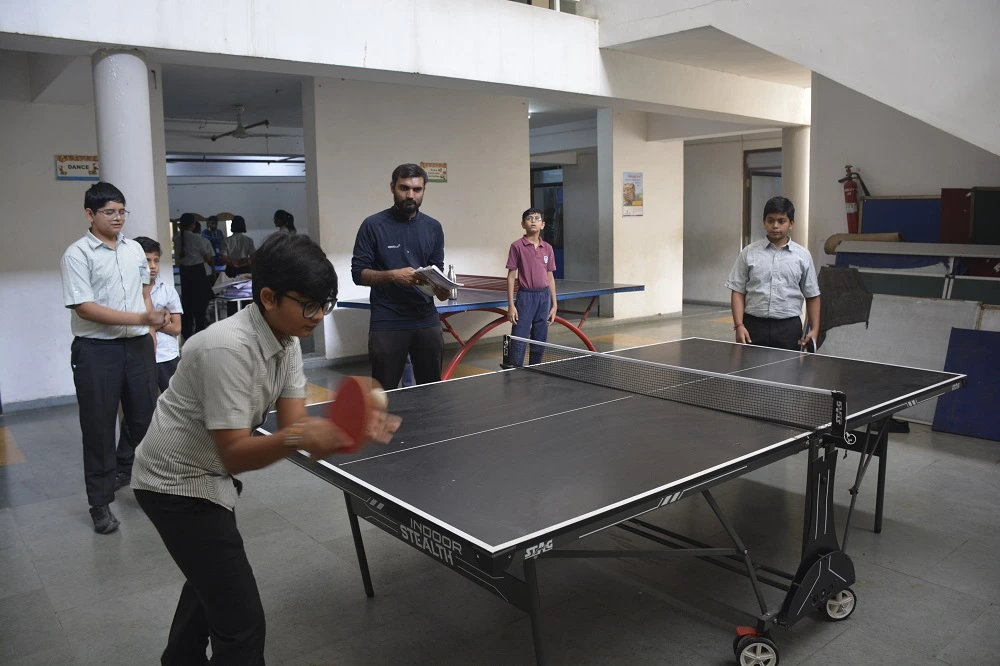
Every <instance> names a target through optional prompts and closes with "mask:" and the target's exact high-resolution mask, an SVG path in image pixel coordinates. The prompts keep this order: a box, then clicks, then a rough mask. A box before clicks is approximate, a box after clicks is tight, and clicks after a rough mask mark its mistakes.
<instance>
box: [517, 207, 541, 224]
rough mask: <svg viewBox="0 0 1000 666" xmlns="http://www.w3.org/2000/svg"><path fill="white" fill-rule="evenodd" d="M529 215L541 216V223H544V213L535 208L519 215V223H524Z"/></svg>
mask: <svg viewBox="0 0 1000 666" xmlns="http://www.w3.org/2000/svg"><path fill="white" fill-rule="evenodd" d="M529 215H541V216H542V222H544V221H545V213H543V212H542V211H540V210H538V209H537V208H529V209H528V210H526V211H524V212H523V213H521V221H522V222H524V221H525V220H527V219H528V216H529Z"/></svg>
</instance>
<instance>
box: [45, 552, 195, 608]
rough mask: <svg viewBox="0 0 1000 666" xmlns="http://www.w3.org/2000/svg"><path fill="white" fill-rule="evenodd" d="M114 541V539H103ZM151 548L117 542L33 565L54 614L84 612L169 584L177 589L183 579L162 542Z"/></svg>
mask: <svg viewBox="0 0 1000 666" xmlns="http://www.w3.org/2000/svg"><path fill="white" fill-rule="evenodd" d="M102 538H104V539H109V540H110V539H114V538H115V535H114V534H111V535H105V536H103V537H102ZM154 543H155V547H151V546H150V545H144V546H143V547H142V548H132V547H130V545H129V543H128V542H125V541H120V544H121V547H120V548H119V549H117V550H116V549H113V548H101V549H99V550H94V551H92V552H89V553H88V552H84V551H80V552H78V553H76V554H74V555H70V556H66V557H60V558H55V559H46V560H42V561H39V562H36V563H35V566H36V568H37V570H38V576H39V578H41V580H42V583H43V584H44V586H45V590H46V592H48V595H49V599H51V601H52V606H53V608H55V609H56V611H57V612H61V611H64V610H69V609H72V608H81V607H83V608H86V607H88V606H91V605H93V604H103V603H107V602H109V601H110V600H113V599H117V598H118V597H124V596H127V595H129V594H134V593H136V592H141V591H143V590H146V589H149V588H151V587H153V588H155V587H162V586H166V585H170V584H175V585H177V587H178V589H179V588H180V585H181V584H182V582H183V577H182V576H181V573H180V571H179V570H178V569H177V566H176V565H175V564H174V562H173V560H172V559H171V558H170V555H169V553H167V550H166V548H165V547H164V546H163V544H162V542H159V541H157V542H154Z"/></svg>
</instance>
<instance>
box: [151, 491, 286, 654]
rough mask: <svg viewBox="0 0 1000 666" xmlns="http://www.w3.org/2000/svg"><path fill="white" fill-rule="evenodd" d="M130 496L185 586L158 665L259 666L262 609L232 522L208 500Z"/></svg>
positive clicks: (232, 518) (229, 513)
mask: <svg viewBox="0 0 1000 666" xmlns="http://www.w3.org/2000/svg"><path fill="white" fill-rule="evenodd" d="M134 492H135V499H136V501H137V502H138V503H139V506H140V507H142V510H143V511H144V512H145V513H146V516H148V517H149V520H150V521H151V522H152V523H153V526H154V527H156V531H157V532H159V533H160V538H162V539H163V543H164V545H165V546H166V547H167V551H168V552H169V553H170V557H172V558H173V560H174V562H175V563H176V564H177V567H178V568H179V569H180V570H181V573H183V574H184V578H185V581H184V586H183V587H182V588H181V596H180V599H179V600H178V601H177V610H176V611H175V612H174V620H173V623H172V624H171V625H170V634H169V636H168V637H167V647H166V649H165V650H164V651H163V654H162V656H161V657H160V663H161V664H163V665H164V666H174V665H176V666H191V665H200V664H218V665H220V666H229V665H232V666H262V665H263V664H264V638H265V634H266V624H265V621H264V607H263V606H262V605H261V602H260V592H259V591H258V590H257V579H256V578H254V575H253V569H252V568H251V567H250V562H249V561H248V560H247V554H246V550H244V548H243V537H242V536H240V531H239V529H237V527H236V514H235V513H234V512H233V511H229V510H228V509H226V508H225V507H222V506H219V505H218V504H215V503H214V502H210V501H209V500H206V499H200V498H196V497H185V496H182V495H166V494H163V493H156V492H151V491H148V490H135V491H134ZM209 640H211V641H212V659H211V661H209V660H208V658H207V657H206V648H207V647H208V642H209Z"/></svg>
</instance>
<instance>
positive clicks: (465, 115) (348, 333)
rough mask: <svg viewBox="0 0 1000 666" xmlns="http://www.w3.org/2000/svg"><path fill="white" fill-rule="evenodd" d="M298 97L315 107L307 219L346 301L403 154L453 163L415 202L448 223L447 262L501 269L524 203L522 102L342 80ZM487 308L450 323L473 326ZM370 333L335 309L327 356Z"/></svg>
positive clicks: (310, 124) (361, 342)
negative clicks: (355, 262)
mask: <svg viewBox="0 0 1000 666" xmlns="http://www.w3.org/2000/svg"><path fill="white" fill-rule="evenodd" d="M306 86H307V87H309V86H308V83H307V84H306ZM303 97H304V99H305V100H306V102H307V103H310V102H312V103H314V105H315V106H314V109H313V110H310V109H309V108H306V109H305V118H306V122H305V124H306V128H305V136H306V151H307V160H308V166H312V164H313V161H315V168H308V167H307V170H308V171H309V172H310V173H309V174H308V176H307V184H306V187H307V192H308V194H307V200H308V201H309V202H310V213H309V215H310V218H311V226H312V225H315V226H316V228H317V229H318V231H319V236H318V237H319V239H320V242H321V244H322V246H323V248H324V249H325V250H326V251H327V253H328V254H329V256H330V258H331V260H332V261H333V263H334V266H335V267H336V269H337V274H338V276H339V277H340V283H341V285H342V286H341V298H342V299H348V298H357V297H359V296H366V295H367V293H368V289H367V288H366V287H357V286H355V285H354V284H353V283H352V281H351V276H350V263H351V253H352V250H353V247H354V239H355V236H356V235H357V231H358V227H359V226H360V224H361V221H362V220H363V219H364V218H365V217H367V216H368V215H371V214H372V213H375V212H377V211H380V210H383V209H385V208H388V207H389V206H390V205H392V195H391V194H390V192H389V181H390V176H391V174H392V170H393V168H394V167H395V166H396V165H398V164H401V163H404V162H421V161H424V162H447V164H448V182H447V183H429V184H428V186H427V192H426V195H425V197H424V204H423V207H422V208H421V210H422V211H424V212H425V213H427V214H428V215H430V216H431V217H434V218H436V219H437V220H439V221H440V222H441V224H442V226H443V227H444V233H445V267H446V268H447V264H454V265H455V270H456V271H458V272H459V273H477V274H481V275H482V274H486V275H505V274H506V270H505V268H504V266H505V263H506V259H507V249H508V247H509V245H510V243H511V242H512V241H513V240H514V239H516V238H518V237H519V236H520V235H521V234H522V233H523V232H522V230H521V227H520V219H521V218H520V215H521V212H522V211H523V210H524V209H525V208H527V207H528V206H529V205H530V192H529V176H530V164H529V153H528V108H527V101H526V100H525V99H523V98H519V97H502V96H496V95H485V94H479V93H466V92H457V91H450V90H440V89H435V88H417V87H408V86H396V85H386V84H379V83H366V82H357V81H344V80H341V79H315V80H314V82H313V85H312V86H311V88H310V90H309V91H307V92H306V93H305V94H304V95H303ZM313 137H314V138H313ZM313 144H314V145H315V151H314V152H312V154H310V152H311V151H310V148H311V145H313ZM492 316H493V315H489V316H483V315H469V314H464V315H459V316H457V317H455V318H454V319H453V323H455V324H456V327H457V328H458V329H459V331H460V332H461V333H463V334H468V333H471V332H473V331H474V330H475V329H477V328H478V327H479V326H480V325H481V324H482V323H483V322H484V321H488V319H489V318H491V317H492ZM367 331H368V314H367V313H366V312H350V311H343V310H341V309H338V310H336V311H335V312H334V314H333V316H332V317H331V318H330V319H328V322H327V329H326V355H327V358H339V357H344V356H355V355H361V354H365V353H367Z"/></svg>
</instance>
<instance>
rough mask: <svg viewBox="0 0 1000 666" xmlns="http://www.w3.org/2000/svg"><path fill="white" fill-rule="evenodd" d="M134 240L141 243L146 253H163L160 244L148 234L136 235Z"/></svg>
mask: <svg viewBox="0 0 1000 666" xmlns="http://www.w3.org/2000/svg"><path fill="white" fill-rule="evenodd" d="M132 240H134V241H135V242H136V243H138V244H139V245H141V246H142V251H143V252H145V253H146V254H153V253H154V252H155V253H156V254H160V255H162V254H163V250H161V249H160V244H159V243H157V242H156V241H155V240H153V239H152V238H149V237H148V236H136V237H135V238H133V239H132Z"/></svg>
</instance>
